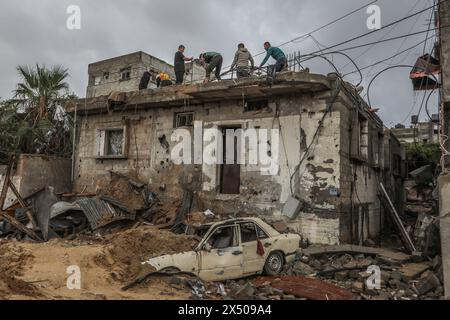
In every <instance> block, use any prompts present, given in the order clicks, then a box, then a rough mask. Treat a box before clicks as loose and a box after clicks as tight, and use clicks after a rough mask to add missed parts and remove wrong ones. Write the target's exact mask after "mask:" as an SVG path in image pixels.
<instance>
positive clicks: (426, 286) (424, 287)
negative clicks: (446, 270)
mask: <svg viewBox="0 0 450 320" xmlns="http://www.w3.org/2000/svg"><path fill="white" fill-rule="evenodd" d="M440 286H441V282H440V281H439V279H438V277H436V275H435V274H433V273H431V274H430V275H429V276H428V277H426V278H423V279H421V280H420V281H419V283H418V284H417V286H416V289H417V292H418V293H419V295H424V294H427V293H428V292H430V291H433V290H435V289H437V288H438V287H440Z"/></svg>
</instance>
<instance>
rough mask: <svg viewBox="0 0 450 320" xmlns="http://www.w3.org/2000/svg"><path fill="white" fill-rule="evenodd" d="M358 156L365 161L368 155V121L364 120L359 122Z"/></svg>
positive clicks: (361, 119)
mask: <svg viewBox="0 0 450 320" xmlns="http://www.w3.org/2000/svg"><path fill="white" fill-rule="evenodd" d="M359 155H360V156H361V158H363V159H365V160H367V158H368V155H369V121H368V120H367V119H365V118H360V120H359Z"/></svg>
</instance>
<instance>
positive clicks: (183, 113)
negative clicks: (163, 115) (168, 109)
mask: <svg viewBox="0 0 450 320" xmlns="http://www.w3.org/2000/svg"><path fill="white" fill-rule="evenodd" d="M186 115H192V124H191V125H185V126H182V125H179V121H178V119H179V117H180V116H186ZM194 122H195V112H194V111H188V112H176V113H175V114H174V120H173V127H174V128H175V129H179V128H193V127H194Z"/></svg>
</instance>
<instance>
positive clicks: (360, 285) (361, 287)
mask: <svg viewBox="0 0 450 320" xmlns="http://www.w3.org/2000/svg"><path fill="white" fill-rule="evenodd" d="M352 289H353V290H355V291H357V292H363V291H364V283H363V282H360V281H357V282H354V283H353V284H352Z"/></svg>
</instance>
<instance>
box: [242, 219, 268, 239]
mask: <svg viewBox="0 0 450 320" xmlns="http://www.w3.org/2000/svg"><path fill="white" fill-rule="evenodd" d="M240 227H241V228H240V229H241V241H242V243H249V242H254V241H256V240H258V239H267V238H268V236H267V234H266V233H265V232H264V231H263V230H262V229H261V228H260V227H258V226H257V225H255V224H254V223H242V224H241V225H240Z"/></svg>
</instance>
